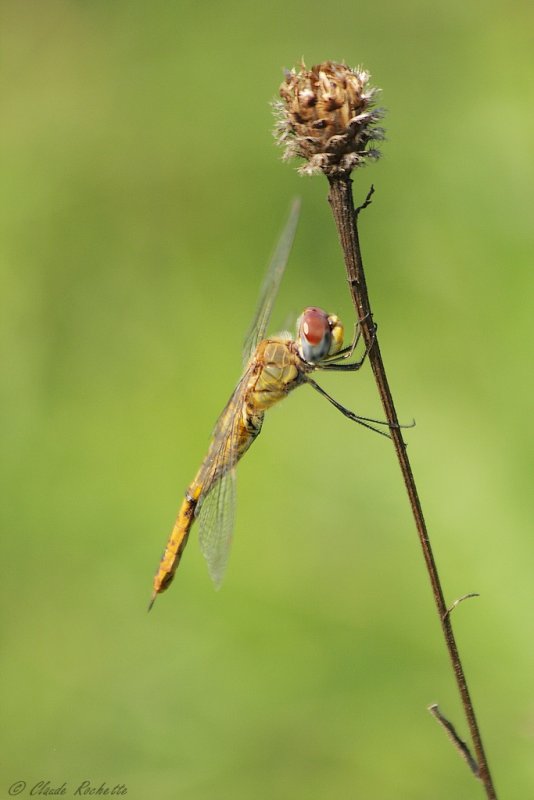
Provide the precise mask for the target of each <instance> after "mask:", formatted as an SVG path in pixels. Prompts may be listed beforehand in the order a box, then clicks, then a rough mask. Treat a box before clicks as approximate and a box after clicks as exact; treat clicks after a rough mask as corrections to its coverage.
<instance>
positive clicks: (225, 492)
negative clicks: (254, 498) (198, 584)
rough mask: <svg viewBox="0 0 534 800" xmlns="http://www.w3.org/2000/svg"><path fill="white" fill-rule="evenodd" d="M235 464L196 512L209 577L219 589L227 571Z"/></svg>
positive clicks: (234, 494) (232, 520)
mask: <svg viewBox="0 0 534 800" xmlns="http://www.w3.org/2000/svg"><path fill="white" fill-rule="evenodd" d="M235 501H236V492H235V467H234V468H232V469H231V470H230V472H227V473H226V475H224V476H223V477H222V478H220V479H219V480H218V481H217V483H216V484H215V486H214V487H213V488H212V490H211V492H210V493H209V494H208V495H207V497H206V499H205V500H204V502H203V503H202V506H201V508H200V512H199V517H198V521H199V527H200V532H199V541H200V549H201V551H202V555H203V556H204V558H205V559H206V561H207V564H208V571H209V574H210V577H211V579H212V581H213V583H214V584H215V588H216V589H219V588H220V586H221V584H222V582H223V578H224V573H225V572H226V565H227V563H228V556H229V554H230V545H231V543H232V533H233V530H234V522H235Z"/></svg>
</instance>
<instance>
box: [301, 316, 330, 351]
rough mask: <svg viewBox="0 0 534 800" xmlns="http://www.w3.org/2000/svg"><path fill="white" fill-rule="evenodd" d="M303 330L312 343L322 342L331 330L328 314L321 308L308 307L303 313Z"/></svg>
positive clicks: (308, 340) (307, 339)
mask: <svg viewBox="0 0 534 800" xmlns="http://www.w3.org/2000/svg"><path fill="white" fill-rule="evenodd" d="M301 330H302V333H303V334H304V336H305V337H306V341H307V342H309V343H310V344H311V345H318V344H320V343H321V342H322V341H323V339H324V337H325V334H326V333H327V332H328V331H329V330H330V329H329V326H328V317H327V315H326V314H325V312H324V311H323V310H322V309H320V308H307V309H306V311H305V312H304V314H303V315H302V321H301Z"/></svg>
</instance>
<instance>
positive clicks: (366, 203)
mask: <svg viewBox="0 0 534 800" xmlns="http://www.w3.org/2000/svg"><path fill="white" fill-rule="evenodd" d="M374 193H375V187H374V185H373V184H371V188H370V189H369V191H368V192H367V197H366V198H365V200H364V201H363V203H362V204H361V206H358V208H357V209H356V210H355V211H354V219H358V216H359V214H360V211H363V210H364V208H367V206H370V205H371V203H372V202H373V201H372V197H373V195H374Z"/></svg>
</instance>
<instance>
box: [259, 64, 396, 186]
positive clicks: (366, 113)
mask: <svg viewBox="0 0 534 800" xmlns="http://www.w3.org/2000/svg"><path fill="white" fill-rule="evenodd" d="M368 81H369V73H368V72H365V71H364V70H362V69H359V68H357V69H351V68H350V67H347V66H345V64H336V63H335V62H333V61H325V62H324V63H322V64H318V65H317V66H315V67H312V68H311V69H306V67H305V65H304V63H302V65H301V70H300V72H297V71H296V70H295V69H292V70H291V71H286V77H285V80H284V82H283V83H282V85H281V86H280V96H281V97H282V100H281V101H276V102H275V103H274V109H275V116H276V118H277V122H276V128H275V136H276V139H277V141H278V143H279V144H280V145H282V146H283V147H284V156H283V157H284V159H286V160H287V159H290V158H294V157H295V156H297V157H300V158H304V159H306V163H305V164H303V166H301V167H300V168H299V172H301V173H304V174H308V175H312V174H315V173H318V172H324V173H325V175H336V174H343V173H344V174H346V173H349V172H351V170H353V169H354V168H355V167H359V166H362V165H363V164H364V163H365V161H366V160H367V159H370V158H373V159H376V158H378V157H379V155H380V153H379V152H378V150H376V149H374V148H372V147H368V145H369V144H370V143H372V142H376V141H379V140H380V139H383V138H384V131H383V129H382V128H379V127H377V125H376V122H377V120H378V119H380V118H381V117H382V115H383V111H382V110H381V109H379V108H374V107H373V105H374V103H373V101H374V98H375V95H376V93H377V90H376V89H372V88H371V87H369V86H368V85H367V84H368Z"/></svg>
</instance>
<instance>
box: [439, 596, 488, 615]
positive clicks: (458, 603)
mask: <svg viewBox="0 0 534 800" xmlns="http://www.w3.org/2000/svg"><path fill="white" fill-rule="evenodd" d="M470 597H480V595H479V593H478V592H469V593H468V594H463V595H462V596H461V597H459V598H458V599H457V600H455V601H454V603H453V604H452V605H451V606H449V608H448V609H447V610H446V612H445V614H444V615H443V616H444V617H448V616H449V614H450V613H451V611H454V609H455V608H456V606H459V605H460V603H463V601H464V600H469V598H470Z"/></svg>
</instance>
